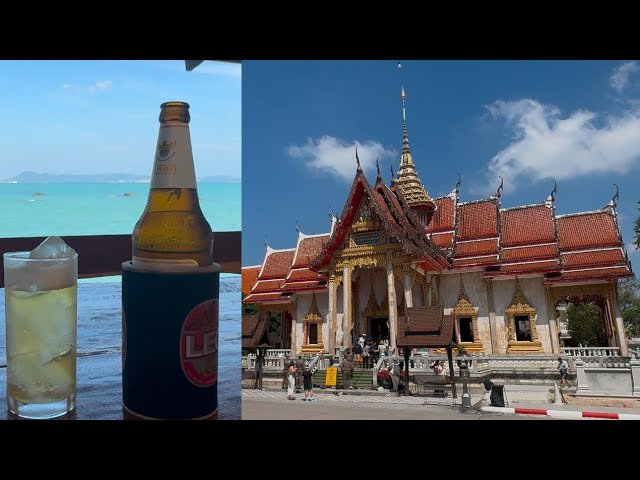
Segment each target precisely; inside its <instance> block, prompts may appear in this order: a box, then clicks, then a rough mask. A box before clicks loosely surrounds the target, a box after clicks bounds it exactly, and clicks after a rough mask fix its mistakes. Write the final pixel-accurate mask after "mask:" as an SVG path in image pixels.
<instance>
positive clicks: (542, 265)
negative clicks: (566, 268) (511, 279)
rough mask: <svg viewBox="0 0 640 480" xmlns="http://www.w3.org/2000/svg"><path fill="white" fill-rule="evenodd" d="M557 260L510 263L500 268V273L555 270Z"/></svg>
mask: <svg viewBox="0 0 640 480" xmlns="http://www.w3.org/2000/svg"><path fill="white" fill-rule="evenodd" d="M557 268H558V260H547V261H543V262H527V263H510V264H506V265H501V266H500V271H501V272H533V271H536V272H537V271H542V270H556V269H557Z"/></svg>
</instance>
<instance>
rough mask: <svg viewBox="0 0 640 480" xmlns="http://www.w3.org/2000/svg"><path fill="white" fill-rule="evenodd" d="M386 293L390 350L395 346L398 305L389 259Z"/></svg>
mask: <svg viewBox="0 0 640 480" xmlns="http://www.w3.org/2000/svg"><path fill="white" fill-rule="evenodd" d="M387 294H388V296H389V297H388V299H389V326H390V327H391V331H390V332H389V337H390V338H389V347H390V348H391V350H395V348H396V334H397V331H398V329H397V326H396V321H397V320H396V319H397V316H398V307H397V305H396V282H395V280H394V279H393V263H391V261H390V260H389V261H388V262H387Z"/></svg>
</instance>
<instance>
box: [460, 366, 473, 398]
mask: <svg viewBox="0 0 640 480" xmlns="http://www.w3.org/2000/svg"><path fill="white" fill-rule="evenodd" d="M469 376H470V373H469V362H468V360H467V356H466V355H464V356H463V357H462V360H461V361H460V378H461V379H462V408H471V395H469Z"/></svg>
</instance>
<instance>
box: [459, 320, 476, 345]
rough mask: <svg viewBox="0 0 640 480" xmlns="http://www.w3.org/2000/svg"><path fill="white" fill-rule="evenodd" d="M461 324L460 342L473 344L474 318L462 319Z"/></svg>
mask: <svg viewBox="0 0 640 480" xmlns="http://www.w3.org/2000/svg"><path fill="white" fill-rule="evenodd" d="M459 322H460V341H461V342H473V318H471V317H462V318H460V319H459Z"/></svg>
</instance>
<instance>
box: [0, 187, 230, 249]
mask: <svg viewBox="0 0 640 480" xmlns="http://www.w3.org/2000/svg"><path fill="white" fill-rule="evenodd" d="M148 193H149V184H148V183H0V237H31V236H49V235H58V236H61V237H62V236H64V235H108V234H122V233H131V232H132V231H133V227H134V226H135V224H136V222H137V221H138V218H140V215H141V214H142V211H143V210H144V207H145V204H146V202H147V195H148ZM125 194H133V196H130V195H129V196H125ZM198 195H199V197H200V207H201V208H202V213H204V216H205V217H206V218H207V220H208V221H209V224H210V225H211V228H212V229H213V231H214V232H216V231H218V232H224V231H236V230H240V229H241V223H242V219H241V208H240V206H241V205H240V201H241V185H240V184H239V183H201V184H199V185H198Z"/></svg>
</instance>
